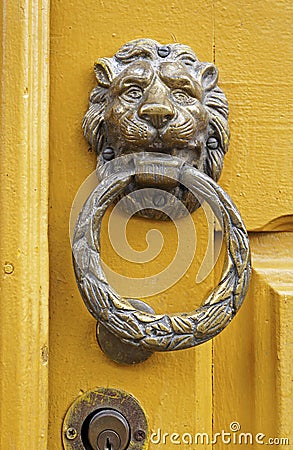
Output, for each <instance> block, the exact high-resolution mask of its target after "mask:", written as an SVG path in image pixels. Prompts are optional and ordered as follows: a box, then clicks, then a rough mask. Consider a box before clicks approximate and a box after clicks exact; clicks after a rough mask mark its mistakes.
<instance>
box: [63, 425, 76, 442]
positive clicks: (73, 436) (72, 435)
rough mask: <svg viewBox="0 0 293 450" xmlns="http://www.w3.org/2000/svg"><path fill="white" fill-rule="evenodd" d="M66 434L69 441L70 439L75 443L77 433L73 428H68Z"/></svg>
mask: <svg viewBox="0 0 293 450" xmlns="http://www.w3.org/2000/svg"><path fill="white" fill-rule="evenodd" d="M65 434H66V437H67V439H69V440H70V441H73V439H76V438H77V431H76V429H75V428H73V427H69V428H67V430H66V433H65Z"/></svg>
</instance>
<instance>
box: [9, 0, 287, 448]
mask: <svg viewBox="0 0 293 450" xmlns="http://www.w3.org/2000/svg"><path fill="white" fill-rule="evenodd" d="M291 17H292V5H291V1H290V0H283V1H279V2H273V1H270V0H264V1H262V2H258V1H254V2H252V1H246V2H244V1H242V0H236V1H231V0H199V1H197V2H193V1H191V0H186V1H185V2H182V1H180V0H174V1H167V0H162V1H160V2H156V1H154V0H149V1H142V0H137V1H135V2H131V1H130V0H128V1H124V2H118V1H116V0H112V1H109V2H106V1H103V0H100V1H95V0H88V1H87V2H85V1H81V2H72V1H69V0H62V1H59V0H52V1H51V4H50V5H49V2H48V1H47V0H39V1H38V0H27V1H19V2H15V1H13V0H3V2H2V5H1V25H2V47H1V52H2V53H1V56H2V58H1V76H2V83H1V99H2V108H3V109H2V116H1V209H2V210H1V216H0V217H1V218H0V220H1V238H0V242H1V264H2V268H3V269H2V275H1V303H0V309H1V315H0V336H1V338H0V342H1V365H0V371H1V377H0V385H1V403H0V414H1V415H0V424H1V433H0V448H1V449H2V448H3V450H4V449H5V450H6V449H8V450H20V449H23V450H24V449H30V450H32V449H34V450H40V449H49V450H60V449H61V448H62V439H61V429H62V421H63V418H64V415H65V413H66V411H67V409H68V408H69V406H70V404H71V403H72V402H73V401H74V400H75V399H76V398H77V397H78V396H79V395H80V394H81V393H83V392H86V391H87V390H89V389H93V388H95V387H113V388H117V389H122V390H124V391H127V392H129V393H131V394H133V395H134V396H135V397H136V398H137V399H138V400H139V402H140V403H141V405H142V406H143V408H144V410H145V411H146V414H147V417H148V421H149V427H150V431H152V432H153V433H158V431H159V430H160V433H161V434H165V442H163V440H161V441H160V442H159V443H157V442H156V439H153V442H150V443H149V449H150V450H155V449H156V448H167V449H172V448H173V447H174V448H176V445H177V447H179V448H182V449H186V450H187V449H191V448H195V447H196V448H204V449H211V448H215V449H225V448H233V449H237V448H243V447H244V446H245V439H248V443H247V445H248V446H250V448H258V446H259V445H262V444H261V440H262V442H263V444H266V443H267V444H271V445H273V444H274V445H277V446H278V448H284V449H285V448H291V447H292V445H293V434H292V428H293V415H292V405H293V380H292V360H293V333H292V323H293V308H292V299H293V298H292V297H293V258H292V249H293V237H292V236H293V235H292V231H293V226H292V214H293V183H292V175H293V162H292V161H293V158H292V149H291V147H292V130H290V124H291V123H292V96H291V89H292V44H291V40H292V19H291ZM139 37H150V38H153V39H156V40H158V41H159V42H162V43H163V44H165V43H169V42H180V43H186V44H188V45H190V46H191V47H192V48H193V49H194V50H195V52H196V53H197V55H198V57H199V59H200V60H202V61H213V62H215V64H216V65H217V67H218V68H219V71H220V86H221V87H222V88H223V90H224V91H225V93H226V95H227V97H228V99H229V103H230V111H231V113H230V127H231V144H230V149H229V152H228V154H227V156H226V158H225V164H224V171H223V175H222V177H221V179H220V182H219V183H220V185H221V186H223V187H224V189H225V190H226V192H228V193H229V195H230V196H231V197H232V199H233V200H234V201H235V203H236V204H237V207H238V209H239V210H240V212H241V215H242V217H243V219H244V222H245V223H246V226H247V228H248V230H249V232H250V239H251V247H252V258H253V274H252V281H251V285H250V289H249V293H248V296H247V298H246V300H245V303H244V306H243V307H242V309H241V311H240V312H239V314H238V315H237V317H236V318H235V319H234V320H233V322H232V323H231V324H230V325H229V327H228V328H227V329H226V330H225V331H224V332H223V333H221V334H220V335H219V336H218V337H216V338H215V339H214V340H212V341H209V342H207V343H205V344H203V345H201V346H199V347H196V348H194V349H190V350H184V351H180V352H171V353H162V354H161V353H160V354H155V355H154V356H152V357H151V358H150V359H149V360H147V361H146V362H144V363H142V364H139V365H137V366H119V365H117V364H115V363H113V362H112V361H111V360H109V359H108V358H107V357H106V356H105V355H104V354H103V353H102V352H101V350H100V349H99V347H98V345H97V343H96V339H95V320H94V319H93V318H92V317H91V316H90V315H89V313H88V312H87V310H86V308H85V306H84V305H83V303H82V301H81V298H80V295H79V292H78V289H77V286H76V282H75V277H74V273H73V268H72V259H71V246H70V240H69V215H70V211H71V205H72V202H73V199H74V197H75V194H76V192H77V191H78V189H79V187H80V185H81V183H82V182H83V181H84V179H85V178H86V177H87V176H88V175H89V174H90V173H91V172H92V171H93V170H94V167H95V156H94V155H93V153H89V152H88V146H87V144H86V141H85V139H84V137H83V134H82V131H81V120H82V117H83V115H84V113H85V111H86V109H87V102H88V95H89V92H90V90H91V89H92V88H93V86H94V85H95V79H94V75H93V71H92V68H93V62H94V61H95V59H96V58H97V57H101V56H112V55H113V54H114V53H115V52H116V51H117V50H118V48H119V47H120V46H121V45H122V44H124V43H125V42H127V41H129V40H132V39H136V38H139ZM290 138H291V140H290ZM48 198H49V200H48ZM193 217H194V221H195V223H196V224H197V232H198V242H199V245H198V249H197V253H196V257H195V260H194V263H193V264H192V266H191V268H190V269H189V271H188V272H187V275H186V276H185V277H184V278H182V279H181V280H180V281H179V282H178V283H177V284H176V285H174V286H173V287H171V288H170V289H168V291H167V292H164V293H163V294H161V295H160V296H157V297H154V298H151V299H149V303H150V304H151V305H152V306H153V307H154V309H155V310H156V312H158V313H160V312H163V311H168V312H174V311H181V310H182V311H183V310H189V309H193V308H194V307H195V306H198V305H199V304H200V303H201V299H203V298H204V295H205V293H206V292H208V291H209V290H210V289H211V288H212V287H213V286H214V285H215V283H216V282H217V279H218V273H217V272H218V270H219V267H220V263H221V262H219V264H218V265H217V266H216V271H215V272H213V273H211V274H210V275H209V277H208V278H207V279H206V280H205V281H204V283H202V284H200V285H196V284H195V283H194V279H195V277H196V274H197V272H198V269H199V267H200V264H201V261H202V259H203V257H204V254H205V251H206V245H207V232H206V227H207V222H206V220H205V218H204V215H203V212H202V211H197V212H196V213H194V215H193ZM153 226H154V223H150V222H148V221H144V220H142V219H138V218H134V219H132V220H131V223H130V225H129V228H130V230H129V236H130V243H131V244H132V245H133V246H134V247H135V248H136V249H137V250H142V249H144V248H145V235H146V233H147V231H148V230H149V229H150V228H152V227H153ZM157 227H158V228H159V230H160V231H161V232H162V234H163V235H164V237H165V239H166V243H167V245H166V247H165V248H164V249H163V252H162V255H161V256H160V257H159V258H158V259H156V260H155V261H154V263H153V265H151V266H150V267H143V268H141V267H133V266H131V264H128V263H127V262H123V261H122V260H121V259H119V258H118V257H117V256H116V255H115V254H114V253H113V252H112V250H111V247H110V243H109V242H108V241H107V235H106V234H107V233H106V228H105V227H104V230H103V249H104V254H105V255H106V258H108V261H109V263H111V264H112V266H113V267H114V268H115V270H117V271H122V272H123V271H124V272H125V271H127V273H129V274H131V275H132V276H141V275H142V273H144V274H145V273H147V274H151V273H153V272H154V271H156V270H158V269H159V268H160V267H161V266H162V264H164V263H166V262H167V263H168V261H169V260H170V259H171V258H172V256H173V253H172V252H173V248H174V246H175V244H176V234H175V230H174V227H173V225H172V224H171V223H158V224H157ZM133 230H135V233H136V235H138V236H139V240H137V239H135V240H134V239H131V236H133ZM48 243H49V247H48ZM49 269H50V270H49ZM48 305H49V308H48ZM48 311H49V315H48ZM239 427H240V429H239ZM233 430H234V433H233ZM241 432H243V433H245V434H246V436H243V440H242V442H241V443H239V441H238V440H237V439H239V435H240V433H241ZM166 433H167V434H168V435H167V434H166ZM172 433H178V437H177V438H176V439H175V441H177V442H175V443H174V442H172V441H171V437H170V436H171V435H172ZM184 433H190V434H191V435H193V436H194V435H195V434H197V433H204V434H205V437H203V443H201V441H199V443H198V445H197V446H195V445H191V444H189V443H183V442H182V436H183V434H184ZM217 433H219V434H217ZM225 433H230V441H231V440H232V439H234V441H233V440H232V441H231V442H229V435H227V434H225ZM247 433H248V434H247ZM250 435H252V437H253V439H254V441H253V444H251V443H250V441H249V439H250ZM257 435H258V439H259V441H260V442H258V441H257V440H256V436H257ZM261 435H264V437H261ZM271 438H272V439H275V440H274V441H269V439H271ZM178 439H179V440H180V439H181V441H180V442H181V443H180V444H179V445H178ZM173 440H174V439H173ZM212 440H214V443H212V442H211V441H212Z"/></svg>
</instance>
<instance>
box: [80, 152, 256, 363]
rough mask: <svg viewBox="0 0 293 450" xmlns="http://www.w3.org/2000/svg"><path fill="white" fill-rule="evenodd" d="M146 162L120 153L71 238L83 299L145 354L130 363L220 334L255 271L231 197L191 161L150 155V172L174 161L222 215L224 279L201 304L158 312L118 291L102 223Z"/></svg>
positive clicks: (182, 179) (192, 187)
mask: <svg viewBox="0 0 293 450" xmlns="http://www.w3.org/2000/svg"><path fill="white" fill-rule="evenodd" d="M146 161H147V160H146V157H145V154H143V153H137V154H133V155H131V159H129V158H128V160H127V161H123V158H122V161H119V166H117V171H116V173H113V172H112V173H110V174H109V175H108V176H106V177H104V179H103V180H102V181H101V183H100V184H99V185H98V186H97V187H96V189H95V190H94V191H93V192H92V194H91V195H90V196H89V198H88V200H87V201H86V203H85V204H84V206H83V208H82V211H81V213H80V215H79V218H78V221H77V223H76V227H75V234H74V239H73V261H74V268H75V274H76V278H77V282H78V286H79V289H80V292H81V295H82V297H83V300H84V302H85V304H86V306H87V308H88V310H89V311H90V313H91V314H92V315H93V316H94V318H95V319H96V320H97V321H98V322H99V323H100V324H101V325H102V326H103V327H105V328H106V330H108V332H110V334H111V335H114V336H116V338H117V339H118V340H119V341H120V342H121V343H123V345H124V344H125V345H126V346H128V347H129V346H130V347H131V348H136V349H137V351H138V353H139V352H141V354H142V356H141V358H139V357H138V358H136V360H133V361H132V362H138V361H141V360H144V359H146V356H145V357H144V356H143V355H150V354H151V353H152V352H154V351H158V352H164V351H172V350H180V349H186V348H189V347H193V346H196V345H198V344H201V343H203V342H206V341H208V340H209V339H211V338H213V337H214V336H216V335H217V334H218V333H220V332H221V331H222V330H223V329H224V328H225V327H226V326H227V325H228V324H229V322H230V321H231V320H232V318H233V317H234V316H235V314H236V313H237V311H238V310H239V308H240V306H241V304H242V302H243V299H244V297H245V294H246V291H247V288H248V283H249V278H250V274H251V263H250V249H249V241H248V235H247V232H246V229H245V226H244V224H243V221H242V219H241V216H240V214H239V212H238V210H237V208H236V207H235V205H234V204H233V202H232V201H231V199H230V198H229V196H228V195H227V194H226V193H225V191H224V190H223V189H222V188H221V187H220V186H219V185H218V184H217V183H216V182H215V181H213V180H212V179H211V178H210V177H209V176H207V175H206V174H204V173H202V172H200V171H199V170H197V169H195V168H194V167H193V166H191V165H189V164H187V163H185V162H184V161H182V160H180V162H179V159H178V158H173V157H171V156H169V155H161V157H160V155H158V156H157V158H155V157H153V158H152V159H151V160H150V165H151V167H152V171H154V170H159V171H162V170H163V171H164V170H165V173H168V169H170V164H171V166H172V167H173V170H174V173H175V172H176V175H175V176H178V180H179V182H180V184H182V185H184V186H186V187H187V188H188V189H189V190H190V192H192V193H193V194H194V195H195V196H196V197H197V198H200V200H201V201H206V202H207V203H208V204H209V205H210V206H211V208H212V209H213V211H214V212H215V214H216V215H217V216H218V215H219V214H220V215H221V222H222V225H223V232H224V237H225V242H226V247H227V255H226V258H225V263H224V267H223V270H222V275H221V280H220V282H219V283H218V285H217V286H216V287H215V288H214V289H213V291H212V292H211V293H210V295H209V296H208V297H207V298H206V299H205V300H204V301H203V303H202V305H201V306H200V307H199V308H198V309H196V310H194V311H191V312H182V313H180V314H169V315H168V314H160V315H156V314H153V313H151V312H146V311H142V310H140V309H137V308H136V307H135V306H134V305H135V301H131V302H130V301H129V300H127V299H125V298H122V297H121V296H120V295H118V294H117V293H116V292H115V290H114V289H113V288H112V287H111V286H110V285H109V283H108V282H107V279H106V276H105V274H104V272H103V270H102V267H101V257H100V251H101V249H100V228H101V222H102V218H103V215H104V213H105V211H106V210H107V208H108V207H109V206H110V205H111V204H112V203H113V202H114V200H115V199H116V198H117V197H118V196H119V195H120V194H122V193H123V192H125V190H126V188H127V186H128V185H129V184H130V183H131V181H132V180H133V178H134V176H136V175H137V172H138V171H139V170H140V171H141V170H142V169H141V167H146ZM106 166H107V165H106ZM106 166H105V167H106ZM118 167H119V170H118ZM156 167H157V169H156ZM143 170H145V169H143ZM105 173H106V172H105ZM105 173H104V175H105ZM118 360H119V358H118ZM121 361H122V362H123V358H122V359H121V360H120V362H121ZM124 362H125V361H124Z"/></svg>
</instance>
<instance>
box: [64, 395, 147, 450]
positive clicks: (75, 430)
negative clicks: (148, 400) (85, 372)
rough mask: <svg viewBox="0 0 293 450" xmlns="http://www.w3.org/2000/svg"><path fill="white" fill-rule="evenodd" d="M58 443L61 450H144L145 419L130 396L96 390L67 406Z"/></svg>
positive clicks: (145, 446) (145, 437) (145, 441)
mask: <svg viewBox="0 0 293 450" xmlns="http://www.w3.org/2000/svg"><path fill="white" fill-rule="evenodd" d="M127 433H128V434H127ZM62 440H63V448H64V449H65V450H73V449H74V450H92V449H94V450H99V446H100V445H104V444H105V447H104V448H106V449H107V445H108V446H109V448H110V449H111V450H116V447H118V448H117V450H122V449H125V450H126V449H133V450H146V449H147V447H148V446H147V442H148V425H147V420H146V416H145V413H144V411H143V409H142V408H141V406H140V404H139V403H138V401H137V400H136V399H135V398H134V397H133V396H132V395H131V394H128V393H126V392H124V391H121V390H117V389H106V388H97V389H94V390H91V391H87V392H85V393H84V394H82V395H80V396H79V397H78V398H77V399H76V400H75V401H74V402H73V404H72V405H71V406H70V408H69V409H68V411H67V413H66V416H65V418H64V422H63V427H62ZM95 443H96V447H94V446H93V445H95ZM104 448H102V450H104Z"/></svg>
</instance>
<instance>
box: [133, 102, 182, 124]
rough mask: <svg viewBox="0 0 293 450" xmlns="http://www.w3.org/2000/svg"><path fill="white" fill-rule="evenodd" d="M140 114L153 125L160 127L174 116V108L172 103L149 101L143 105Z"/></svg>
mask: <svg viewBox="0 0 293 450" xmlns="http://www.w3.org/2000/svg"><path fill="white" fill-rule="evenodd" d="M138 114H139V116H140V117H141V118H142V119H144V120H147V121H148V122H150V123H151V124H152V125H153V127H155V128H157V129H159V128H162V127H163V126H164V125H166V123H168V122H169V121H170V120H171V119H172V118H173V117H174V110H173V108H172V107H171V105H170V106H169V105H161V104H158V103H147V104H144V105H142V106H141V108H140V110H139V112H138Z"/></svg>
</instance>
